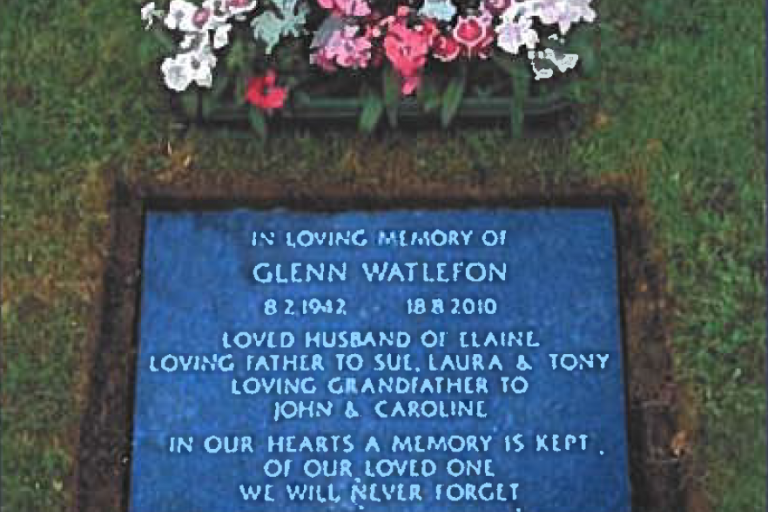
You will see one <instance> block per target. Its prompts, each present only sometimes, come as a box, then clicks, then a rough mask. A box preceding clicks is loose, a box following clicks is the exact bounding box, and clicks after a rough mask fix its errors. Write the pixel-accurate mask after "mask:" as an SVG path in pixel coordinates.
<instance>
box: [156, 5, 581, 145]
mask: <svg viewBox="0 0 768 512" xmlns="http://www.w3.org/2000/svg"><path fill="white" fill-rule="evenodd" d="M590 2H591V0H475V1H467V2H459V1H455V2H454V0H415V1H414V0H410V1H409V0H203V2H202V4H200V5H196V4H193V3H191V2H189V1H187V0H171V2H170V4H169V5H168V7H167V9H160V8H158V7H157V5H156V4H155V2H151V3H149V4H147V5H146V6H144V8H143V9H142V11H141V16H142V19H143V21H144V22H145V24H146V28H147V29H151V28H154V27H156V28H159V31H156V33H159V34H160V37H162V40H163V41H164V42H165V43H166V44H167V46H168V48H169V49H170V50H171V51H173V52H174V55H173V56H170V57H166V58H165V59H164V60H163V62H162V64H161V66H160V70H161V72H162V76H163V80H164V82H165V85H166V86H167V87H168V88H169V89H171V90H172V91H175V92H178V93H184V94H186V92H185V91H188V90H189V89H191V88H193V87H192V86H197V89H198V90H199V89H208V90H210V94H209V95H208V96H204V99H205V101H207V102H208V103H209V104H210V103H214V104H220V103H222V101H221V100H222V98H229V99H230V100H232V101H230V103H232V102H234V103H235V104H238V103H239V104H240V105H242V106H247V107H248V112H249V118H250V120H251V124H252V125H253V126H254V127H255V128H256V129H257V130H258V131H259V132H264V131H265V130H266V124H265V123H266V120H265V116H266V117H269V116H271V115H272V114H274V113H275V112H276V111H282V110H285V109H286V107H288V106H289V103H291V102H293V103H294V104H302V102H303V103H304V104H306V103H307V102H308V101H311V99H308V98H309V95H310V94H312V93H316V92H317V90H318V89H320V90H322V89H323V86H324V84H323V82H326V83H336V84H341V89H343V90H345V91H346V92H345V94H346V95H356V96H359V100H358V101H357V103H356V105H357V106H358V107H359V108H358V110H359V111H358V112H357V114H358V115H359V118H360V126H361V127H362V128H364V129H368V130H370V129H372V128H373V127H374V126H375V125H376V124H377V122H378V120H379V118H380V117H381V116H382V115H383V113H384V112H386V114H387V115H388V117H389V118H390V122H391V123H392V124H394V123H396V120H397V109H398V106H399V105H400V103H401V101H402V100H403V99H404V98H407V97H409V96H415V97H417V98H418V102H419V104H420V105H421V107H422V109H423V110H424V111H427V112H429V111H431V110H436V109H439V110H440V113H441V118H442V121H443V123H444V124H445V125H447V124H448V123H450V121H451V119H452V118H453V116H454V115H455V114H456V112H457V111H458V109H459V107H460V105H461V103H462V101H463V100H464V99H465V96H466V94H467V85H468V83H469V82H471V80H472V78H478V77H480V76H482V75H483V72H479V71H477V69H475V68H473V66H475V65H477V64H481V65H482V63H485V62H492V63H494V64H495V66H494V68H495V69H496V71H495V72H494V73H495V74H494V77H495V78H494V79H493V80H491V81H490V82H486V85H488V84H489V83H490V84H493V83H498V82H499V78H498V71H499V70H501V71H502V75H501V76H503V77H505V78H503V79H502V81H503V83H504V84H505V87H509V86H510V84H512V87H513V88H514V89H516V90H515V95H516V96H517V99H515V100H514V101H513V102H512V103H514V105H513V106H512V107H513V109H514V110H516V111H520V110H522V109H523V106H524V104H525V101H526V99H527V98H528V97H529V95H530V92H531V84H532V83H537V82H539V81H542V80H546V79H550V78H553V77H555V76H556V75H561V74H563V73H566V72H568V71H569V70H572V69H574V68H575V67H576V64H577V62H578V61H579V53H581V51H577V52H569V51H567V50H568V49H569V47H568V46H566V45H565V44H564V43H565V42H566V41H565V39H564V37H565V36H566V35H570V32H571V31H572V29H573V27H574V26H576V25H578V24H581V23H583V22H586V23H591V22H594V21H595V18H596V14H595V11H594V10H593V9H592V7H591V6H590ZM169 35H171V36H175V37H169ZM569 39H570V38H569ZM580 43H581V47H580V48H581V50H583V51H590V48H589V45H588V44H586V45H585V44H584V42H583V41H581V42H580ZM222 61H223V63H222ZM218 67H223V68H224V70H225V71H224V75H225V78H224V79H222V80H221V82H220V83H218V84H217V83H215V82H217V81H218V80H219V79H217V80H216V81H215V80H214V76H213V75H214V69H216V68H218ZM376 77H379V78H378V80H380V84H381V85H380V86H376V85H372V84H375V83H376V80H377V78H376ZM510 77H511V78H512V80H511V81H510V80H509V78H510ZM331 78H335V79H336V80H335V82H334V81H333V80H331ZM477 82H478V84H479V85H478V87H479V90H480V91H481V95H482V93H483V91H482V86H483V84H482V83H480V81H479V80H477ZM352 84H356V85H357V90H356V91H354V92H352V89H353V85H352ZM492 94H493V91H490V92H489V91H485V96H486V97H487V96H491V95H492ZM195 98H198V100H199V98H200V96H198V95H196V96H195ZM198 100H192V101H198ZM224 103H226V101H224ZM215 106H216V105H214V107H215ZM294 106H295V105H294ZM198 107H199V103H198ZM208 109H209V110H210V106H209V108H208ZM520 115H522V114H520ZM520 115H518V116H517V117H520ZM514 118H515V115H514V114H513V120H514ZM519 121H520V119H518V122H519Z"/></svg>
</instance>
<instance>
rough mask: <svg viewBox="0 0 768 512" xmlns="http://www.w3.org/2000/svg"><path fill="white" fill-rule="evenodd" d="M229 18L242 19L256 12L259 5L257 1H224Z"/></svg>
mask: <svg viewBox="0 0 768 512" xmlns="http://www.w3.org/2000/svg"><path fill="white" fill-rule="evenodd" d="M224 1H225V3H226V11H227V14H228V15H229V16H237V17H240V16H242V15H244V14H247V13H249V12H251V11H252V10H254V9H255V8H256V6H257V5H258V2H257V1H256V0H224Z"/></svg>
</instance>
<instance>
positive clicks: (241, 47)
mask: <svg viewBox="0 0 768 512" xmlns="http://www.w3.org/2000/svg"><path fill="white" fill-rule="evenodd" d="M247 64H248V52H247V51H246V48H245V43H243V41H242V40H241V39H235V41H234V42H233V43H232V45H231V46H230V48H229V53H228V54H227V66H228V67H229V68H230V69H232V70H233V71H237V70H242V69H246V68H247Z"/></svg>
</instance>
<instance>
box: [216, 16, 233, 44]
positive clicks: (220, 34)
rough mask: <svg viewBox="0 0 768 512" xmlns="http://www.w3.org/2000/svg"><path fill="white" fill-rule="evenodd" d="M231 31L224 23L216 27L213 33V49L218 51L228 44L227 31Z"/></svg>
mask: <svg viewBox="0 0 768 512" xmlns="http://www.w3.org/2000/svg"><path fill="white" fill-rule="evenodd" d="M230 30H232V25H230V24H229V23H225V24H223V25H220V26H218V27H216V31H215V32H214V33H213V48H214V49H215V50H218V49H219V48H224V47H225V46H227V45H228V44H229V31H230Z"/></svg>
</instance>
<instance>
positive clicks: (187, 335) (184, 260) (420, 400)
mask: <svg viewBox="0 0 768 512" xmlns="http://www.w3.org/2000/svg"><path fill="white" fill-rule="evenodd" d="M502 232H503V235H501V233H502ZM310 233H312V234H314V235H311V234H310ZM614 236H615V234H614V226H613V218H612V214H611V212H610V211H609V210H607V209H560V208H558V209H531V210H507V209H492V210H491V209H489V210H483V209H477V210H441V211H411V210H408V211H405V210H403V211H386V212H348V213H338V214H325V213H316V212H311V213H310V212H294V211H286V210H269V211H254V210H233V211H227V212H155V211H151V212H149V213H148V214H147V217H146V231H145V240H144V255H143V277H142V293H141V305H140V327H139V357H138V362H137V364H138V370H137V382H136V386H137V387H136V394H135V400H136V401H135V414H134V429H133V454H132V471H131V482H130V483H131V485H130V488H131V491H130V507H129V508H130V511H131V512H247V511H264V512H274V511H283V512H299V511H313V512H314V511H345V510H349V511H354V510H367V511H372V512H385V511H395V510H396V511H400V512H411V511H412V512H438V511H440V512H442V511H445V512H452V511H456V512H458V511H481V510H482V511H483V512H510V511H516V510H519V511H521V512H627V511H629V510H630V489H629V478H628V459H627V457H628V455H627V452H628V448H627V436H626V431H627V429H626V411H625V407H626V405H625V394H624V393H625V387H624V382H623V379H624V377H623V375H624V373H623V368H622V347H621V336H620V321H619V309H618V301H619V290H618V285H617V262H616V258H617V254H616V244H615V238H614ZM288 237H291V238H290V240H291V241H292V242H294V245H296V246H295V247H291V246H290V245H288V243H287V242H288ZM363 240H365V245H362V243H363ZM331 241H332V242H333V245H329V242H331ZM355 242H357V243H358V245H356V244H355ZM304 245H306V246H307V247H303V246H304ZM395 267H397V270H395ZM385 269H386V270H385ZM422 301H423V302H422ZM439 301H442V302H439ZM269 332H273V333H274V337H272V338H270V337H269V336H268V335H267V334H266V333H269ZM281 333H289V334H281ZM441 333H444V334H441ZM461 333H465V334H463V335H462V334H461ZM472 333H475V335H474V336H473V335H472ZM270 339H271V341H272V342H273V345H274V346H273V347H269V346H268V342H269V341H270ZM441 340H442V342H441ZM281 343H282V344H283V345H286V346H282V347H281ZM390 344H392V345H393V346H390ZM406 345H407V346H406ZM431 345H434V346H431ZM473 345H474V346H473ZM356 355H357V356H360V357H359V358H358V357H357V356H356ZM302 356H304V357H302ZM405 356H407V357H405ZM388 357H389V358H390V359H389V360H388V359H387V358H388ZM339 360H340V361H341V363H342V364H343V365H344V366H343V369H342V370H339V367H338V365H339V364H340V363H339ZM360 361H362V362H363V363H364V364H363V367H362V368H361V369H360V370H358V371H354V370H355V369H356V368H357V366H356V365H357V364H359V363H360ZM388 364H389V365H395V367H396V369H390V368H392V367H391V366H387V365H388ZM348 379H352V380H348ZM382 383H383V384H384V386H383V387H382ZM387 384H391V385H392V390H391V391H390V390H389V388H388V387H387ZM291 385H293V386H294V387H298V388H299V391H300V392H299V393H296V391H297V389H295V388H291ZM398 386H399V387H398ZM311 391H312V392H311ZM348 403H351V404H352V405H351V407H352V408H353V410H348V409H347V408H348V407H350V406H349V405H347V404H348ZM302 404H303V405H302ZM276 411H277V412H276ZM353 411H354V412H353ZM299 416H301V418H299ZM276 418H277V419H276ZM372 438H373V439H374V440H375V441H376V443H375V444H376V445H377V446H375V447H374V446H373V445H372V444H371V439H372ZM269 460H275V461H279V462H273V463H271V464H267V461H269ZM288 460H290V461H291V463H290V467H289V468H288V472H287V474H286V473H285V472H284V471H285V467H284V464H285V461H288ZM488 461H490V462H488ZM265 464H266V467H265ZM267 472H269V473H273V474H274V476H267V474H266V473H267ZM384 475H386V476H384ZM401 484H402V485H401ZM267 486H270V487H267ZM305 486H306V487H305ZM289 490H290V491H291V492H290V493H289ZM302 493H303V494H302ZM291 494H293V496H291ZM302 495H303V499H300V496H302Z"/></svg>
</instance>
